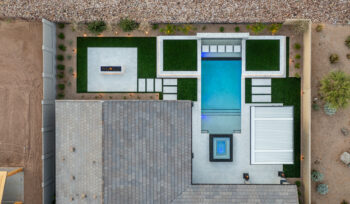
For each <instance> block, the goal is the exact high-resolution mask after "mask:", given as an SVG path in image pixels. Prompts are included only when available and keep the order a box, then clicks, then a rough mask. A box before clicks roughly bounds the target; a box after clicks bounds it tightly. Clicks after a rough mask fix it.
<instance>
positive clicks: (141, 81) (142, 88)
mask: <svg viewBox="0 0 350 204" xmlns="http://www.w3.org/2000/svg"><path fill="white" fill-rule="evenodd" d="M145 91H146V79H139V92H145Z"/></svg>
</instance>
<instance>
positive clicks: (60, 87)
mask: <svg viewBox="0 0 350 204" xmlns="http://www.w3.org/2000/svg"><path fill="white" fill-rule="evenodd" d="M57 87H58V89H59V90H64V88H65V86H64V84H58V85H57Z"/></svg>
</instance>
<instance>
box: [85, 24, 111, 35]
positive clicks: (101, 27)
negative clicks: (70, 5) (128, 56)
mask: <svg viewBox="0 0 350 204" xmlns="http://www.w3.org/2000/svg"><path fill="white" fill-rule="evenodd" d="M87 26H88V30H89V31H90V32H91V33H93V34H96V35H97V34H100V33H102V32H103V31H105V30H106V29H107V24H106V23H105V22H104V21H92V22H90V23H88V24H87Z"/></svg>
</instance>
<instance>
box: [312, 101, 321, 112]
mask: <svg viewBox="0 0 350 204" xmlns="http://www.w3.org/2000/svg"><path fill="white" fill-rule="evenodd" d="M312 109H313V110H314V111H318V110H320V106H319V105H318V104H317V103H316V102H313V103H312Z"/></svg>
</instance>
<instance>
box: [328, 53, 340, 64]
mask: <svg viewBox="0 0 350 204" xmlns="http://www.w3.org/2000/svg"><path fill="white" fill-rule="evenodd" d="M338 61H339V56H338V55H337V54H331V55H330V56H329V62H330V63H331V64H334V63H337V62H338Z"/></svg>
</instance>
